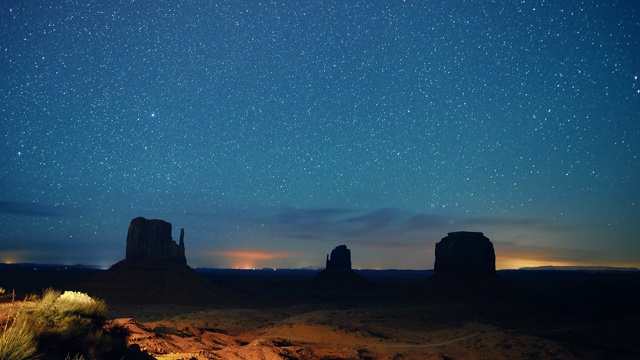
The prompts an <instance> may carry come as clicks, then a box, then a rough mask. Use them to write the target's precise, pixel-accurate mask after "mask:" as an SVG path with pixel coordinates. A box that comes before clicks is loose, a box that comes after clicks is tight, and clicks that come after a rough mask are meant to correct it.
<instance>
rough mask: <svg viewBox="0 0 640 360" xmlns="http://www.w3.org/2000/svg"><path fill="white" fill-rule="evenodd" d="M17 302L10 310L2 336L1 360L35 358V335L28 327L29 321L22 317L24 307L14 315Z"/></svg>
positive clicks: (0, 335)
mask: <svg viewBox="0 0 640 360" xmlns="http://www.w3.org/2000/svg"><path fill="white" fill-rule="evenodd" d="M14 304H15V302H12V306H11V308H10V310H9V316H8V319H7V322H6V323H5V324H4V325H3V327H2V334H0V360H22V359H32V358H35V354H36V346H37V344H36V341H35V334H34V333H33V331H31V329H30V328H29V327H28V324H27V319H26V318H25V317H24V316H22V314H21V310H22V307H20V308H18V310H17V311H16V313H15V314H14V313H12V310H13V309H14V306H13V305H14Z"/></svg>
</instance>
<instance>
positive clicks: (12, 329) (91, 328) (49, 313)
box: [0, 289, 127, 360]
mask: <svg viewBox="0 0 640 360" xmlns="http://www.w3.org/2000/svg"><path fill="white" fill-rule="evenodd" d="M106 312H107V306H106V303H105V302H104V301H102V300H96V299H93V298H91V297H90V296H88V295H87V294H84V293H80V292H74V291H65V292H64V293H61V292H59V291H57V290H53V289H47V290H45V292H44V293H43V295H42V297H41V298H40V299H37V300H35V301H33V302H26V301H25V302H20V304H19V305H18V304H17V303H16V302H15V301H13V302H12V306H11V308H10V311H9V315H8V317H7V319H6V320H5V323H4V324H3V327H2V334H0V360H14V359H15V360H18V359H36V358H37V359H107V358H122V357H124V356H125V354H126V349H127V344H126V333H124V332H123V331H122V330H121V329H117V328H115V329H113V328H112V329H109V330H107V329H105V320H106Z"/></svg>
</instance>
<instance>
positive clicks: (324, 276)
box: [314, 245, 371, 288]
mask: <svg viewBox="0 0 640 360" xmlns="http://www.w3.org/2000/svg"><path fill="white" fill-rule="evenodd" d="M314 284H315V285H316V286H319V287H324V288H354V287H356V288H358V287H366V286H371V283H370V282H369V281H368V280H367V279H365V278H364V277H362V276H361V275H359V274H357V273H356V272H355V271H353V269H351V250H349V249H348V248H347V246H346V245H340V246H337V247H336V248H335V249H333V250H332V251H331V257H329V255H327V265H326V268H325V269H324V270H322V271H320V272H319V273H318V274H317V275H316V278H315V279H314Z"/></svg>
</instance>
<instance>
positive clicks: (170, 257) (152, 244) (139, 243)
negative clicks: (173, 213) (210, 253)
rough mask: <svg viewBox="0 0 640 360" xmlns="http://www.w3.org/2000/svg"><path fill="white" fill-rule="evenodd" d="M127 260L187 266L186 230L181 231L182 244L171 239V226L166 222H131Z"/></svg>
mask: <svg viewBox="0 0 640 360" xmlns="http://www.w3.org/2000/svg"><path fill="white" fill-rule="evenodd" d="M126 259H127V260H131V261H138V260H148V261H170V262H176V263H180V264H186V263H187V259H186V257H185V252H184V229H181V230H180V243H179V244H176V242H175V241H173V239H172V237H171V224H170V223H168V222H166V221H164V220H147V219H145V218H143V217H137V218H135V219H133V220H131V224H130V225H129V231H128V233H127V253H126Z"/></svg>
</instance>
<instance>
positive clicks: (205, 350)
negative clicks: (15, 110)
mask: <svg viewBox="0 0 640 360" xmlns="http://www.w3.org/2000/svg"><path fill="white" fill-rule="evenodd" d="M140 224H142V225H134V223H133V222H132V226H133V227H135V226H141V227H142V230H141V229H138V228H134V229H133V230H131V227H130V231H129V234H130V236H129V237H128V239H127V241H128V244H127V249H128V251H127V259H125V260H123V261H122V262H120V263H118V264H116V265H114V266H112V267H111V268H110V269H109V270H98V269H91V268H87V267H82V266H55V265H50V266H43V265H29V264H21V265H20V264H16V265H2V266H0V275H1V277H0V279H1V282H2V283H1V284H0V285H2V287H3V288H4V289H5V294H4V295H3V296H2V304H1V306H0V309H1V310H0V311H1V314H2V315H1V316H0V319H1V321H2V322H3V323H5V324H6V323H8V322H10V321H11V319H12V314H14V315H15V313H16V312H17V310H18V309H19V308H22V309H29V306H30V305H29V304H32V303H36V304H38V301H41V300H39V298H40V297H41V296H42V295H41V294H43V290H44V289H46V288H54V289H58V290H60V291H66V290H74V291H78V292H82V293H86V294H88V295H89V296H91V297H92V298H96V299H103V300H104V301H105V302H106V304H107V310H106V312H105V314H104V319H103V320H101V322H100V326H101V327H102V328H103V329H104V334H111V335H110V336H112V335H113V334H117V335H118V336H119V337H120V339H121V340H122V342H123V344H122V346H125V347H126V348H127V350H126V351H125V352H122V353H118V354H119V355H118V358H122V357H124V358H131V359H138V358H140V359H147V358H156V359H325V360H328V359H603V358H615V359H637V358H639V357H640V350H639V349H638V348H637V346H636V342H637V334H638V333H639V331H638V330H639V329H640V310H639V309H638V307H637V298H638V295H640V294H639V293H640V290H639V289H640V287H639V286H638V285H640V272H638V271H611V270H609V271H589V270H582V271H562V270H503V271H497V272H496V271H495V270H494V271H493V272H490V271H489V274H485V275H482V276H479V275H478V274H477V272H478V269H475V270H474V271H475V272H474V273H473V274H472V275H470V274H468V273H462V274H460V273H450V272H451V271H452V269H453V268H454V267H455V266H458V265H459V264H456V263H455V261H454V262H451V261H450V260H452V259H448V258H446V256H447V255H439V257H437V259H439V261H438V260H437V261H436V266H435V269H434V270H424V271H410V270H386V271H384V270H361V271H356V270H353V269H351V259H350V257H351V254H350V252H349V249H348V248H347V247H346V246H338V247H336V248H335V249H334V250H333V251H332V252H331V256H330V257H328V258H327V267H326V269H324V270H322V271H319V270H287V269H281V270H273V269H257V270H233V269H191V268H189V267H188V266H187V265H186V261H185V262H183V261H182V260H183V259H184V252H181V251H182V250H180V249H181V248H180V245H178V244H176V243H175V242H171V243H169V242H166V241H167V239H166V238H163V236H161V235H159V234H158V233H156V232H155V230H151V229H152V228H153V226H155V225H153V224H148V223H145V222H141V223H140ZM145 224H146V225H145ZM147 225H149V226H151V227H149V228H145V226H147ZM479 234H480V235H479ZM482 238H483V236H482V235H481V233H468V232H457V233H450V234H449V236H447V237H446V238H444V239H443V241H442V242H441V243H440V244H442V245H440V247H439V248H438V247H436V254H437V255H438V252H439V251H440V253H441V254H443V253H448V252H450V250H448V248H446V247H445V245H446V242H447V241H449V242H452V243H456V244H460V243H461V241H463V240H464V241H468V242H472V243H474V244H478V243H484V245H482V244H481V245H480V247H478V248H474V249H473V251H472V253H473V254H482V251H481V250H479V249H480V248H482V247H488V244H490V242H489V240H488V239H486V238H484V239H486V241H485V240H482ZM141 239H147V240H149V241H151V242H146V244H147V245H145V246H142V245H141V244H143V243H145V241H146V240H144V241H143V240H141ZM150 239H155V240H150ZM465 239H466V240H465ZM156 240H158V242H157V243H156ZM160 240H161V241H160ZM151 243H155V245H149V244H151ZM160 243H162V244H165V245H166V246H167V247H166V249H168V250H167V251H165V252H164V253H163V252H158V251H155V250H154V251H149V247H148V246H153V247H154V248H155V249H158V248H159V247H158V245H157V244H160ZM180 243H181V244H183V242H182V241H181V242H180ZM172 244H173V245H175V246H177V247H175V248H174V247H173V245H172ZM163 246H164V245H163ZM182 246H183V245H182ZM456 246H458V245H456ZM135 249H137V250H135ZM175 249H178V251H174V250H175ZM438 249H440V250H438ZM492 250H493V248H492V247H491V251H492ZM145 254H146V255H145ZM149 254H155V255H153V256H156V255H158V254H160V255H158V256H159V258H157V259H152V258H151V257H150V256H147V255H149ZM167 254H170V256H169V257H167V256H166V255H167ZM456 254H457V255H456V256H460V252H459V251H458V252H457V253H456ZM485 254H486V255H487V257H488V260H487V261H489V263H490V260H491V255H492V252H491V253H490V252H485ZM174 256H177V257H176V258H175V259H177V261H173V260H171V258H172V257H174ZM465 256H466V255H465ZM175 259H174V260H175ZM469 259H470V258H468V257H467V261H466V263H467V265H465V266H466V267H467V268H473V267H474V266H475V267H478V266H479V267H483V266H485V265H483V264H484V263H487V261H484V260H483V259H482V255H480V256H478V255H475V257H474V258H473V259H474V260H473V261H471V260H469ZM469 264H471V265H469ZM488 266H489V267H490V266H491V264H489V265H488ZM467 270H468V269H467ZM345 279H346V280H345ZM7 290H8V291H7ZM9 292H11V293H9ZM58 296H61V297H63V296H64V295H59V294H58ZM23 299H24V300H23ZM5 331H6V327H5ZM116 343H117V341H114V342H113V344H116ZM125 343H126V344H125ZM112 348H114V349H115V348H116V346H115V345H113V346H112ZM113 351H115V350H113ZM122 351H124V350H122ZM113 354H115V352H111V353H109V352H106V353H104V354H102V355H95V354H94V355H92V354H91V353H89V354H80V353H77V354H76V353H67V354H65V353H60V351H57V352H56V351H53V352H48V353H46V352H42V350H41V349H39V353H38V355H39V356H40V358H41V359H58V358H61V359H65V358H74V356H75V358H77V359H79V358H86V359H89V358H93V357H92V356H95V358H113V357H112V356H113Z"/></svg>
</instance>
